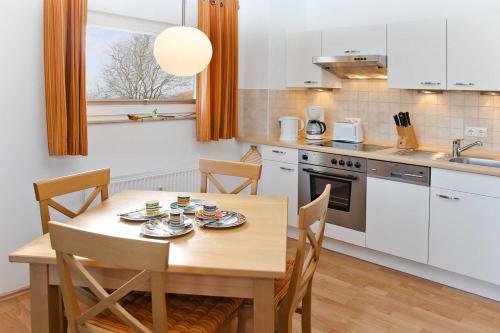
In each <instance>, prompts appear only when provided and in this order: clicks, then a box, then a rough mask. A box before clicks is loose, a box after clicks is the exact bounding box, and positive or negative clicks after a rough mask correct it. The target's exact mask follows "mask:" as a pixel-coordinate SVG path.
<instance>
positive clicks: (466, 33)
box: [448, 17, 500, 90]
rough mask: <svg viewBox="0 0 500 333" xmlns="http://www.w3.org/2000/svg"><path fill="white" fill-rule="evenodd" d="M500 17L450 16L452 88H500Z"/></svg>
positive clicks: (449, 79)
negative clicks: (499, 36)
mask: <svg viewBox="0 0 500 333" xmlns="http://www.w3.org/2000/svg"><path fill="white" fill-rule="evenodd" d="M498 31H500V20H499V19H493V18H486V17H469V18H450V19H448V89H449V90H500V62H499V61H498V59H499V58H500V42H499V40H498Z"/></svg>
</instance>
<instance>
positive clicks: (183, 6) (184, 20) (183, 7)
mask: <svg viewBox="0 0 500 333" xmlns="http://www.w3.org/2000/svg"><path fill="white" fill-rule="evenodd" d="M185 25H186V0H182V26H183V27H184V26H185Z"/></svg>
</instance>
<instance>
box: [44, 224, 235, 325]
mask: <svg viewBox="0 0 500 333" xmlns="http://www.w3.org/2000/svg"><path fill="white" fill-rule="evenodd" d="M48 226H49V232H50V240H51V244H52V248H53V249H54V250H55V251H56V258H57V268H58V273H59V279H60V283H61V292H62V296H63V301H64V306H65V312H66V316H67V319H68V331H69V332H70V333H91V332H99V333H102V332H121V333H122V332H137V333H150V332H154V333H167V332H170V331H175V332H186V331H188V332H192V331H193V332H226V331H228V330H229V328H230V327H231V324H232V325H233V327H234V322H232V320H236V319H237V317H236V316H235V312H237V309H238V307H239V306H240V304H241V302H242V300H241V299H230V298H219V297H201V296H181V295H172V296H170V295H169V296H168V297H166V296H165V289H164V288H165V274H166V273H165V271H166V269H167V266H168V255H169V243H168V242H164V241H159V240H146V239H144V240H137V239H125V238H118V237H112V236H105V235H102V234H96V233H92V232H88V231H85V230H82V229H79V228H76V227H74V226H71V225H68V224H63V223H57V222H49V224H48ZM131 249H133V251H131ZM75 256H78V257H85V258H89V259H92V260H96V261H98V262H100V263H107V264H110V265H112V266H118V267H127V269H131V270H137V271H138V273H137V274H136V275H135V276H134V277H133V278H132V279H131V280H129V281H127V282H126V283H125V284H124V285H123V286H122V287H120V288H119V289H117V290H115V291H114V292H113V293H112V294H109V293H108V292H107V291H106V290H105V289H104V288H103V287H102V286H101V285H100V284H99V283H98V281H97V280H96V279H95V278H94V277H93V276H92V275H91V274H90V273H89V271H88V270H87V269H86V268H85V267H84V266H83V265H82V263H81V262H80V261H79V260H77V259H76V258H75ZM145 258H147V260H145ZM73 274H75V275H76V276H75V277H76V278H77V279H78V281H83V282H84V283H85V284H87V286H88V287H89V288H90V290H91V291H92V292H93V293H94V294H95V295H96V296H97V297H98V298H99V302H98V303H97V304H95V305H94V306H91V307H90V308H88V309H86V310H85V311H82V309H81V308H80V306H79V303H78V298H77V295H78V294H77V292H76V288H75V286H74V281H76V280H77V279H73ZM148 281H149V284H146V283H147V282H148ZM139 285H140V286H145V285H149V287H150V289H151V294H149V293H141V292H139V293H135V292H133V290H134V288H135V287H137V286H139ZM167 298H168V299H167ZM119 301H120V303H119ZM106 310H109V311H106ZM167 313H168V317H167ZM187 313H188V314H189V316H186V314H187ZM138 318H139V319H140V320H139V319H138ZM167 319H168V321H167Z"/></svg>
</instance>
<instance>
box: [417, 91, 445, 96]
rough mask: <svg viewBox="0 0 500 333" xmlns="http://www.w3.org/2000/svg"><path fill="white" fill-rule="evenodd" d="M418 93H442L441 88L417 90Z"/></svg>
mask: <svg viewBox="0 0 500 333" xmlns="http://www.w3.org/2000/svg"><path fill="white" fill-rule="evenodd" d="M418 93H419V94H426V95H433V94H434V95H435V94H442V93H443V91H442V90H419V91H418Z"/></svg>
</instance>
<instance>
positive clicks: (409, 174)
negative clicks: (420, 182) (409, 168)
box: [403, 173, 424, 178]
mask: <svg viewBox="0 0 500 333" xmlns="http://www.w3.org/2000/svg"><path fill="white" fill-rule="evenodd" d="M403 176H406V177H413V178H424V176H422V175H415V174H413V173H404V174H403Z"/></svg>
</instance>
